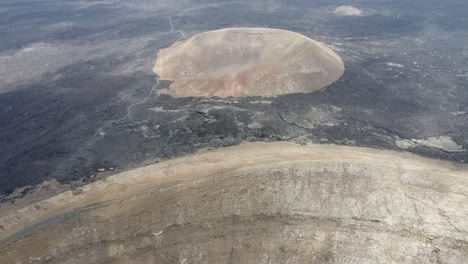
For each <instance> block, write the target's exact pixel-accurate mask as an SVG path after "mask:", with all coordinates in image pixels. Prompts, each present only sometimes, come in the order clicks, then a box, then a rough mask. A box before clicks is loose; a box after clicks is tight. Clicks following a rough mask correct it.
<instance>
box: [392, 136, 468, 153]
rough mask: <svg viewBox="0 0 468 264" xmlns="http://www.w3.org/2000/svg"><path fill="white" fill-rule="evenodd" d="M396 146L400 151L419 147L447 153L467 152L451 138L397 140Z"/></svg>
mask: <svg viewBox="0 0 468 264" xmlns="http://www.w3.org/2000/svg"><path fill="white" fill-rule="evenodd" d="M395 144H396V146H397V147H398V148H400V149H412V148H415V147H418V146H423V147H429V148H436V149H440V150H442V151H446V152H465V151H466V150H465V149H463V147H462V146H460V145H458V144H457V143H456V142H455V141H453V139H452V138H451V137H448V136H437V137H428V138H425V139H397V140H395Z"/></svg>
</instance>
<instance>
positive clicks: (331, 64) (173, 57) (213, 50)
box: [153, 28, 344, 97]
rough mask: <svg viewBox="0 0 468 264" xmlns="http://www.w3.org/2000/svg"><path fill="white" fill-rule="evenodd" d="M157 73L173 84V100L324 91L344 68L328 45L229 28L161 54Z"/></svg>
mask: <svg viewBox="0 0 468 264" xmlns="http://www.w3.org/2000/svg"><path fill="white" fill-rule="evenodd" d="M153 70H154V71H155V72H156V73H157V74H158V75H159V76H160V77H161V78H162V79H166V80H173V81H174V82H173V83H172V85H171V86H170V89H169V93H170V94H172V95H174V96H220V97H227V96H274V95H281V94H288V93H304V92H312V91H316V90H319V89H322V88H323V87H325V86H327V85H329V84H331V83H332V82H334V81H336V80H337V79H338V78H339V77H340V76H341V75H342V74H343V71H344V65H343V61H342V60H341V59H340V57H339V56H338V55H336V54H335V53H334V52H333V51H332V50H331V49H329V48H327V47H326V46H325V45H323V44H321V43H319V42H316V41H314V40H312V39H310V38H307V37H305V36H303V35H300V34H297V33H294V32H289V31H285V30H279V29H267V28H228V29H222V30H216V31H210V32H206V33H202V34H199V35H196V36H194V37H192V38H189V39H186V40H183V41H180V42H177V43H174V44H173V45H172V46H170V47H169V48H166V49H162V50H160V51H159V52H158V58H157V61H156V65H155V66H154V68H153Z"/></svg>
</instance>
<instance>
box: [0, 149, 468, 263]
mask: <svg viewBox="0 0 468 264" xmlns="http://www.w3.org/2000/svg"><path fill="white" fill-rule="evenodd" d="M460 166H461V165H453V164H450V163H446V162H440V161H437V160H429V159H424V158H420V157H418V156H415V155H411V154H404V153H398V152H392V151H383V150H374V149H368V148H356V147H343V146H333V145H331V146H330V145H312V146H300V145H297V144H294V143H286V142H278V143H249V144H242V145H240V146H237V147H230V148H226V149H217V150H213V151H202V152H199V153H197V154H194V155H190V156H186V157H182V158H177V159H174V160H170V161H165V162H161V163H157V164H153V165H149V166H145V167H141V168H137V169H133V170H130V171H126V172H122V173H120V174H117V175H115V176H111V177H109V178H107V179H105V180H101V181H97V182H95V183H92V184H89V185H86V186H84V187H82V188H81V189H80V192H76V191H75V192H72V191H69V192H66V193H63V194H60V195H58V196H55V197H51V198H49V199H46V200H44V201H41V202H38V203H35V204H32V205H30V206H27V207H24V208H20V209H15V210H11V211H9V212H2V214H1V215H2V217H1V218H0V224H1V226H2V229H0V239H1V241H2V242H1V244H0V263H130V262H136V263H179V262H182V263H184V262H187V263H216V262H218V263H229V261H231V262H233V263H263V262H264V260H265V259H266V258H267V259H268V260H269V262H270V263H288V262H292V263H348V262H356V263H390V262H396V263H404V262H408V263H432V262H434V263H438V262H441V263H464V260H466V259H467V258H468V241H467V237H468V235H467V234H468V221H467V220H466V219H468V208H467V207H466V204H468V198H467V195H466V194H467V193H468V172H467V170H466V168H464V167H460ZM74 193H75V194H74ZM25 248H27V249H28V250H24V249H25ZM184 260H185V261H184Z"/></svg>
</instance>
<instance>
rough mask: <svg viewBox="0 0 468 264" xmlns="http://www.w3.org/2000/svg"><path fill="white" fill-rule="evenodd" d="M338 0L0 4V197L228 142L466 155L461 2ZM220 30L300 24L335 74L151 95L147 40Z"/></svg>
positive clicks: (155, 42)
mask: <svg viewBox="0 0 468 264" xmlns="http://www.w3.org/2000/svg"><path fill="white" fill-rule="evenodd" d="M342 4H343V2H342V1H308V0H298V1H286V0H284V1H273V0H272V1H220V0H218V1H216V0H212V1H205V0H186V1H163V0H159V1H149V0H146V1H120V0H105V1H59V0H37V1H24V0H19V1H17V0H15V1H11V0H5V1H2V3H1V4H0V36H1V37H0V150H1V151H0V164H1V167H0V193H1V194H3V195H6V194H10V193H12V192H14V191H15V190H17V189H18V188H21V190H22V193H23V194H25V193H27V191H28V189H29V187H27V186H35V185H38V184H41V183H42V182H44V181H45V180H52V179H56V180H58V181H59V182H61V183H70V182H76V183H78V182H80V183H81V182H82V183H85V182H88V181H90V180H92V179H95V178H94V176H95V175H96V174H97V177H96V178H99V176H100V174H101V173H98V170H99V169H101V170H102V169H106V170H109V168H110V167H114V168H116V170H122V169H126V168H130V167H136V166H139V165H141V164H144V163H148V162H154V161H156V160H164V159H168V158H172V157H175V156H179V155H183V154H187V153H191V152H193V151H195V150H198V149H201V148H206V147H223V146H229V145H235V144H239V143H240V142H242V141H278V140H293V141H297V142H300V143H305V144H306V143H309V142H313V143H334V144H342V145H352V146H371V147H375V148H385V149H397V150H402V151H411V152H414V153H417V154H420V155H423V156H428V157H433V158H440V159H446V160H451V161H455V162H460V163H468V153H467V150H468V133H467V131H468V47H467V46H466V43H468V30H467V28H468V17H467V16H466V10H468V2H467V1H465V0H451V1H444V2H441V1H435V0H411V1H410V0H381V1H348V2H346V3H345V4H347V5H352V6H354V7H356V8H359V9H360V10H362V12H363V13H362V15H359V16H338V15H336V14H334V13H333V12H334V10H335V9H336V7H337V6H340V5H342ZM227 27H271V28H279V29H286V30H290V31H294V32H298V33H301V34H303V35H305V36H308V37H310V38H312V39H315V40H318V41H321V42H323V43H325V44H327V45H328V46H329V47H331V48H332V49H333V50H334V51H335V52H336V53H337V54H338V55H340V56H341V57H342V59H343V61H344V63H345V66H346V70H345V73H344V75H343V76H342V77H341V78H340V79H339V80H338V81H337V82H335V83H334V84H332V85H330V86H329V87H326V88H325V89H323V90H321V91H318V92H314V93H309V94H290V95H283V96H277V97H273V98H266V97H244V98H175V97H172V96H169V95H159V96H158V95H157V94H158V93H157V91H158V90H159V89H163V88H167V87H168V86H169V84H170V83H169V82H168V81H165V80H161V81H158V80H157V77H158V76H156V75H155V74H154V73H153V72H152V66H153V64H154V62H155V60H156V52H157V51H158V49H160V48H164V47H168V46H169V45H171V44H172V43H174V42H176V41H178V40H181V39H183V38H186V37H190V36H193V35H196V34H198V33H201V32H205V31H209V30H215V29H220V28H227ZM91 178H92V179H91ZM25 187H26V188H25ZM18 195H21V192H20V193H18ZM9 199H10V198H4V199H3V201H9Z"/></svg>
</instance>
